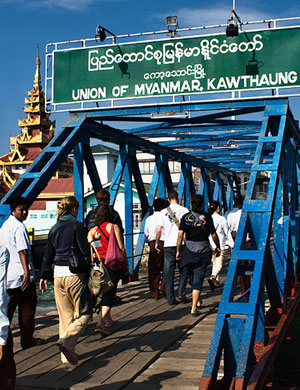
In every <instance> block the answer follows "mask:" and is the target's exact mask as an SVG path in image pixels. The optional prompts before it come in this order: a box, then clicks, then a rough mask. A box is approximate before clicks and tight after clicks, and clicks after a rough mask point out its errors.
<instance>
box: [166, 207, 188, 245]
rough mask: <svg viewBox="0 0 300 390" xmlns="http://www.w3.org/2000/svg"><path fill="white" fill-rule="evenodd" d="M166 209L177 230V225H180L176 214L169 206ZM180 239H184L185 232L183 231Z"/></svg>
mask: <svg viewBox="0 0 300 390" xmlns="http://www.w3.org/2000/svg"><path fill="white" fill-rule="evenodd" d="M167 210H168V213H169V214H170V217H171V218H172V220H173V222H174V223H175V225H176V226H177V228H178V230H179V226H180V222H179V219H178V218H177V217H176V215H175V214H174V213H173V210H172V209H171V207H170V206H169V207H167ZM182 240H183V241H186V233H185V232H184V233H183V237H182Z"/></svg>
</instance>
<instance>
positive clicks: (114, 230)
mask: <svg viewBox="0 0 300 390" xmlns="http://www.w3.org/2000/svg"><path fill="white" fill-rule="evenodd" d="M113 219H114V212H113V208H112V207H111V206H109V205H103V206H102V207H101V208H99V210H98V211H97V213H96V216H95V222H96V226H94V227H93V228H92V229H90V231H89V233H88V239H89V241H93V244H94V246H95V247H96V250H97V252H98V255H99V257H100V259H101V261H104V264H105V267H106V269H107V270H108V272H109V275H110V277H111V280H112V282H113V288H112V289H110V290H109V291H106V292H105V293H104V294H103V296H102V301H101V311H100V315H99V320H98V323H97V325H96V328H97V330H98V331H99V332H100V334H101V335H102V336H108V335H109V334H110V333H109V331H108V330H107V329H106V328H109V327H110V326H112V325H113V324H114V321H113V319H112V317H111V308H112V306H113V300H114V296H115V294H116V291H117V286H118V283H119V281H120V279H122V278H123V277H124V275H125V274H127V273H128V260H127V255H126V250H125V247H124V240H123V235H122V233H121V231H120V228H119V226H118V225H114V224H113V223H112V222H113Z"/></svg>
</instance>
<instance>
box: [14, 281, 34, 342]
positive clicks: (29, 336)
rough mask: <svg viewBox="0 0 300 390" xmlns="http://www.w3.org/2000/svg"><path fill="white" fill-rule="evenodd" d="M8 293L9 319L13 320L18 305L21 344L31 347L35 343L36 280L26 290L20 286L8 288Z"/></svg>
mask: <svg viewBox="0 0 300 390" xmlns="http://www.w3.org/2000/svg"><path fill="white" fill-rule="evenodd" d="M7 293H8V295H9V298H10V300H9V303H8V317H9V321H10V323H11V322H12V318H13V315H14V312H15V310H16V308H17V306H18V311H19V326H20V334H21V346H22V348H28V347H31V346H32V345H33V344H34V338H33V332H34V326H35V320H34V316H35V309H36V304H37V297H36V290H35V281H33V282H30V284H29V286H28V287H27V289H26V290H25V291H22V290H21V287H18V288H12V289H8V290H7Z"/></svg>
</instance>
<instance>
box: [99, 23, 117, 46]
mask: <svg viewBox="0 0 300 390" xmlns="http://www.w3.org/2000/svg"><path fill="white" fill-rule="evenodd" d="M106 33H108V34H110V35H111V36H112V39H113V43H116V39H117V37H116V36H115V34H113V33H112V32H111V31H109V30H107V28H105V27H103V26H101V25H100V24H98V26H97V28H96V35H95V39H96V40H97V38H99V39H100V41H101V42H103V41H104V40H105V38H106Z"/></svg>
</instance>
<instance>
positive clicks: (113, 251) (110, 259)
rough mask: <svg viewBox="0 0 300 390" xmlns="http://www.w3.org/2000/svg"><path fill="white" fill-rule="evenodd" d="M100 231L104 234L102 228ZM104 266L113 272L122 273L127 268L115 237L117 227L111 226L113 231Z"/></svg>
mask: <svg viewBox="0 0 300 390" xmlns="http://www.w3.org/2000/svg"><path fill="white" fill-rule="evenodd" d="M99 228H100V226H99ZM100 231H101V232H103V231H102V229H101V228H100ZM103 234H104V232H103ZM104 264H105V265H106V266H107V267H108V268H109V269H111V270H112V271H121V270H123V269H125V266H126V261H125V256H124V253H123V252H122V251H121V249H120V248H119V245H118V242H117V239H116V235H115V225H113V224H112V225H111V231H110V236H109V241H108V247H107V253H106V256H105V262H104Z"/></svg>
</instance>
